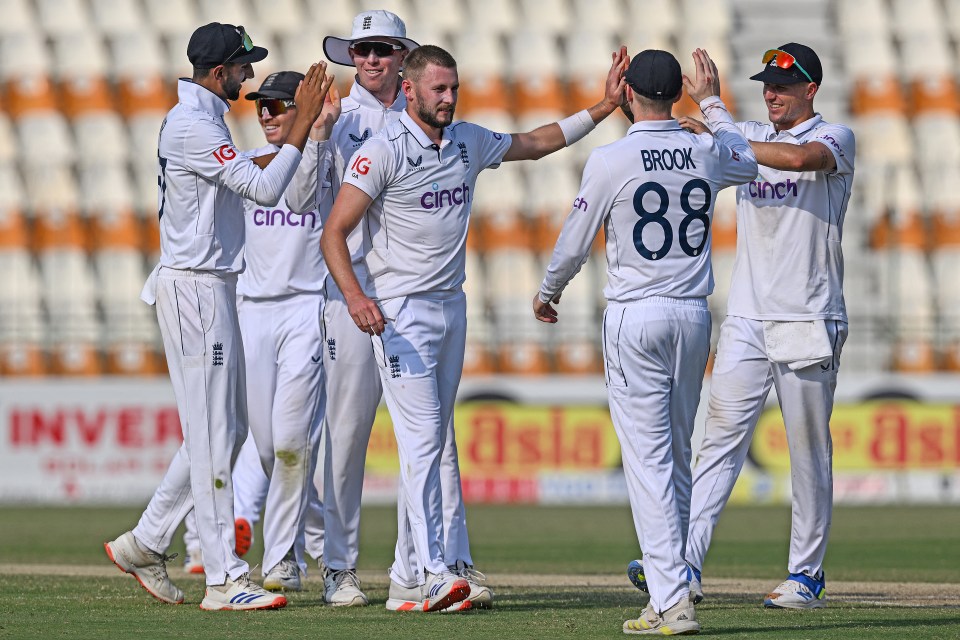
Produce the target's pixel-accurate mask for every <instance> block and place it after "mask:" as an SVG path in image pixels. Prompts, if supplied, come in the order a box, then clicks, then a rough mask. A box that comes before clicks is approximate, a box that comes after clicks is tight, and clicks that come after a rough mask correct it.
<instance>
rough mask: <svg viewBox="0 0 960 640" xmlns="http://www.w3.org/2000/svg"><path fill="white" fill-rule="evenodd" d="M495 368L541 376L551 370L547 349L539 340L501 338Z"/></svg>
mask: <svg viewBox="0 0 960 640" xmlns="http://www.w3.org/2000/svg"><path fill="white" fill-rule="evenodd" d="M531 318H532V314H531ZM532 321H533V322H536V320H532ZM497 369H498V370H499V371H500V372H501V373H508V374H514V375H523V376H543V375H547V374H548V373H550V372H551V370H552V366H551V364H550V358H549V355H548V353H547V349H546V348H545V347H544V346H543V345H542V344H540V343H539V342H534V341H529V342H527V341H512V340H501V341H500V345H499V348H498V349H497Z"/></svg>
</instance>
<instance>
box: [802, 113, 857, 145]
mask: <svg viewBox="0 0 960 640" xmlns="http://www.w3.org/2000/svg"><path fill="white" fill-rule="evenodd" d="M812 131H813V132H814V133H815V134H816V135H817V136H820V135H823V134H825V133H830V134H833V135H840V136H843V137H844V138H849V139H850V140H853V139H854V137H855V136H854V133H853V129H851V128H850V127H848V126H847V125H845V124H841V123H839V122H827V121H826V120H823V119H822V118H821V120H820V122H818V123H817V124H816V125H814V127H813V129H812Z"/></svg>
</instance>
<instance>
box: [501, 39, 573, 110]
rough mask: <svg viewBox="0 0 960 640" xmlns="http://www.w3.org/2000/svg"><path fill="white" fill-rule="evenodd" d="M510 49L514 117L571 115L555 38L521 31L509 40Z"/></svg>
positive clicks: (560, 57)
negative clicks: (536, 114)
mask: <svg viewBox="0 0 960 640" xmlns="http://www.w3.org/2000/svg"><path fill="white" fill-rule="evenodd" d="M508 48H509V51H510V57H509V59H508V66H509V71H510V77H511V86H512V88H513V109H512V110H513V111H514V113H517V114H526V113H537V112H551V113H552V112H560V113H566V112H567V111H569V110H570V109H569V107H568V106H567V93H566V83H565V79H564V78H562V77H561V73H562V68H561V67H562V62H563V57H562V53H561V51H560V47H559V45H558V44H557V40H556V36H554V35H553V34H552V33H549V32H547V31H542V30H540V29H520V30H517V31H515V32H514V33H513V34H512V35H511V36H510V38H509V42H508Z"/></svg>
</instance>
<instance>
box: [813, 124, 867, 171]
mask: <svg viewBox="0 0 960 640" xmlns="http://www.w3.org/2000/svg"><path fill="white" fill-rule="evenodd" d="M812 141H813V142H819V143H821V144H823V145H824V146H826V147H827V149H830V151H831V152H832V153H833V156H834V158H836V160H837V169H836V171H834V172H833V173H834V174H840V175H843V174H852V173H853V160H854V156H855V155H856V150H857V146H856V139H855V138H854V135H853V131H851V130H850V129H849V128H848V127H845V126H843V125H839V124H828V125H824V126H822V127H820V128H818V129H817V131H816V134H815V136H814V138H813V140H812Z"/></svg>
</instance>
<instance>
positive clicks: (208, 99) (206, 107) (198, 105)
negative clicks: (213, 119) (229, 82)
mask: <svg viewBox="0 0 960 640" xmlns="http://www.w3.org/2000/svg"><path fill="white" fill-rule="evenodd" d="M177 99H178V100H179V101H180V104H182V105H184V106H186V107H190V108H191V109H196V110H197V111H205V112H206V113H211V114H213V115H215V116H222V115H223V114H225V113H226V112H227V111H230V103H229V102H227V101H226V100H224V99H223V98H221V97H220V96H218V95H217V94H215V93H214V92H213V91H210V90H209V89H207V88H206V87H204V86H202V85H199V84H197V83H196V82H194V81H193V80H191V79H190V78H180V80H179V82H177Z"/></svg>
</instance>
